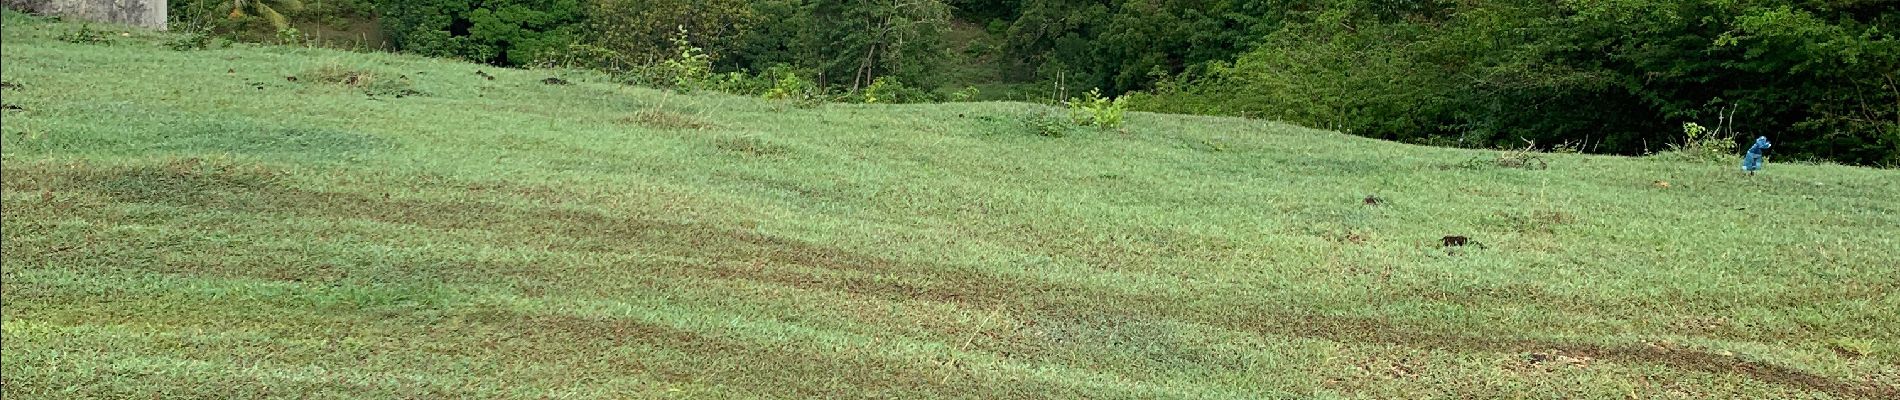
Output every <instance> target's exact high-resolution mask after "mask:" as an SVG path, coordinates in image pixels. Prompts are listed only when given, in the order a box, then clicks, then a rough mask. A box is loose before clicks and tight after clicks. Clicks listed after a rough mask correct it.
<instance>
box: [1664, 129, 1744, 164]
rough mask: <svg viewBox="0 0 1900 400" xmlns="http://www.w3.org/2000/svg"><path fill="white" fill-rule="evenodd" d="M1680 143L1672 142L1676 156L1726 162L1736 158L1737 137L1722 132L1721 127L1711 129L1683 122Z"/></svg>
mask: <svg viewBox="0 0 1900 400" xmlns="http://www.w3.org/2000/svg"><path fill="white" fill-rule="evenodd" d="M1680 140H1681V142H1680V143H1671V144H1670V145H1669V146H1670V152H1671V153H1673V156H1674V157H1676V158H1681V159H1686V160H1694V161H1704V162H1725V161H1733V160H1734V159H1735V158H1736V155H1737V154H1738V153H1736V145H1735V138H1733V137H1729V136H1728V135H1724V134H1722V133H1721V132H1720V131H1719V129H1709V128H1705V127H1703V126H1702V125H1701V124H1697V123H1694V122H1684V123H1683V124H1682V137H1681V139H1680Z"/></svg>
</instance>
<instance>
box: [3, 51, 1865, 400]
mask: <svg viewBox="0 0 1900 400" xmlns="http://www.w3.org/2000/svg"><path fill="white" fill-rule="evenodd" d="M4 24H5V27H4V28H5V29H4V31H3V32H4V52H3V53H0V56H3V57H0V62H3V64H4V69H3V70H0V78H4V80H5V82H7V84H8V85H7V87H6V88H5V89H4V90H3V91H0V92H3V93H4V95H3V96H0V99H3V100H4V102H5V104H7V105H9V106H17V107H18V108H20V109H19V110H8V111H5V114H4V119H3V121H4V123H0V128H3V129H0V130H3V131H4V133H3V134H0V141H3V144H4V146H3V147H0V148H3V149H4V150H3V153H4V168H3V170H4V179H3V181H4V196H3V200H4V203H0V206H3V207H0V210H3V212H0V217H4V229H0V231H3V232H4V251H3V252H0V253H4V260H3V261H4V262H3V263H0V265H3V266H4V277H3V278H4V279H0V317H3V319H4V324H0V326H3V327H4V342H3V345H0V347H3V348H0V356H4V360H3V361H4V362H0V372H3V375H0V376H3V377H4V383H3V384H0V390H4V394H3V395H4V396H5V397H6V398H7V399H9V400H12V399H64V398H76V397H95V398H130V397H138V398H145V397H166V398H190V397H205V398H265V397H272V398H399V397H402V398H446V397H461V398H621V397H635V398H639V397H659V398H789V397H807V398H809V397H824V398H857V397H876V398H1235V399H1239V398H1249V399H1251V398H1477V397H1490V398H1628V397H1636V398H1870V399H1871V398H1893V397H1894V396H1896V395H1900V312H1896V310H1900V292H1896V290H1900V268H1896V265H1900V255H1897V254H1896V253H1897V252H1900V238H1896V236H1900V235H1896V233H1897V232H1900V201H1897V200H1896V199H1900V172H1897V171H1891V170H1873V169H1862V168H1848V167H1840V166H1822V165H1790V164H1771V165H1770V166H1769V168H1768V169H1767V170H1766V172H1765V173H1764V174H1762V175H1760V176H1755V177H1752V178H1750V177H1746V176H1742V175H1740V174H1738V173H1737V172H1736V171H1735V166H1734V165H1731V164H1733V163H1728V162H1725V163H1721V164H1697V163H1683V162H1669V161H1661V160H1654V159H1632V158H1620V157H1599V156H1579V155H1556V154H1551V155H1543V157H1545V158H1546V159H1547V160H1548V162H1549V168H1548V169H1542V170H1536V169H1522V168H1508V167H1503V166H1500V165H1498V163H1496V162H1494V160H1495V159H1496V158H1497V156H1498V153H1497V152H1485V151H1468V150H1455V149H1441V148H1428V147H1418V146H1411V145H1403V144H1396V143H1388V142H1380V141H1374V140H1368V139H1362V138H1355V137H1350V136H1346V135H1341V134H1337V133H1333V132H1325V131H1317V130H1312V129H1304V128H1299V127H1294V126H1288V125H1284V124H1277V123H1271V122H1262V121H1250V120H1242V119H1229V118H1208V117H1183V116H1168V115H1151V114H1136V115H1132V116H1131V117H1130V118H1129V125H1128V127H1127V129H1126V131H1125V132H1095V131H1086V132H1083V133H1080V134H1077V135H1072V136H1068V137H1061V138H1052V137H1044V136H1040V135H1036V134H1035V133H1033V131H1032V130H1031V129H1029V128H1027V127H1025V126H1023V125H1022V124H1021V123H1020V121H1021V119H1022V116H1023V115H1024V114H1026V113H1032V112H1035V111H1037V110H1039V109H1040V107H1041V106H1034V105H1026V104H1017V103H967V104H935V105H875V106H873V105H827V106H823V107H820V108H815V109H801V108H796V107H790V106H787V105H783V104H779V103H774V102H769V101H764V100H757V99H751V98H741V97H731V96H723V95H716V94H703V95H668V94H666V93H662V92H659V91H655V90H649V89H642V88H633V87H625V86H619V85H614V84H611V83H606V82H605V80H604V79H598V78H596V77H592V76H590V75H587V74H584V73H579V72H570V71H523V70H495V69H493V68H489V67H483V66H477V65H471V64H464V63H458V62H450V61H444V60H434V59H424V58H417V57H408V56H398V55H387V54H357V53H347V52H338V51H330V50H313V49H301V48H288V47H256V46H249V45H238V46H236V47H232V48H224V49H211V50H199V51H173V50H170V49H169V48H168V47H167V46H165V45H164V43H165V42H166V41H168V40H170V38H169V37H167V36H162V35H156V34H144V33H138V34H132V35H130V36H120V35H119V34H118V33H117V32H113V33H111V34H108V35H105V36H104V40H106V41H107V42H106V43H71V42H68V41H64V40H60V39H59V38H60V37H62V36H69V33H70V32H73V31H77V30H79V29H80V27H79V26H77V25H71V24H63V23H49V22H46V21H44V20H38V19H31V18H26V17H23V16H20V15H18V14H11V13H9V14H6V18H5V21H4ZM477 71H483V72H484V73H486V74H491V75H493V76H494V77H495V79H493V80H489V79H485V78H483V77H482V76H478V75H477V74H476V72H477ZM557 76H558V77H561V78H563V79H566V80H568V81H571V82H572V84H569V85H554V84H546V83H543V82H542V80H543V79H545V78H549V77H557ZM287 77H295V78H296V79H295V80H294V81H293V80H292V79H289V78H287ZM9 108H11V107H9ZM1656 181H1666V182H1668V186H1667V187H1662V186H1660V185H1658V184H1657V183H1656ZM1368 195H1376V196H1377V197H1378V198H1380V199H1383V203H1382V204H1381V205H1376V206H1369V205H1366V204H1364V202H1363V199H1364V198H1365V197H1366V196H1368ZM1446 235H1464V236H1469V237H1470V238H1472V239H1473V240H1475V241H1477V242H1480V243H1482V244H1483V245H1484V247H1483V248H1479V247H1477V246H1475V245H1474V246H1467V247H1464V248H1458V249H1449V250H1448V249H1443V248H1441V247H1440V243H1439V241H1440V238H1441V237H1443V236H1446Z"/></svg>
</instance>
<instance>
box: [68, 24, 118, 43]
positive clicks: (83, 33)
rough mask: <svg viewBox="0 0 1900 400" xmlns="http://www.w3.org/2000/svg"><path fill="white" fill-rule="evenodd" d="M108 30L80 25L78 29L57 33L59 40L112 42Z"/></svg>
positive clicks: (69, 41) (70, 41)
mask: <svg viewBox="0 0 1900 400" xmlns="http://www.w3.org/2000/svg"><path fill="white" fill-rule="evenodd" d="M107 33H108V32H106V31H101V30H96V29H92V25H80V26H79V30H76V31H72V32H66V33H65V34H61V35H59V40H60V41H63V42H66V43H77V44H112V37H111V36H108V35H106V34H107Z"/></svg>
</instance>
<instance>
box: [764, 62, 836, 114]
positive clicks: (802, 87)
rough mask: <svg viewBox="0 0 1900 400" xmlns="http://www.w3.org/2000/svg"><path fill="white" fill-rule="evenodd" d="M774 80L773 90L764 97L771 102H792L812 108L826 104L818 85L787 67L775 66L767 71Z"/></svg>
mask: <svg viewBox="0 0 1900 400" xmlns="http://www.w3.org/2000/svg"><path fill="white" fill-rule="evenodd" d="M766 71H767V72H766V73H767V75H769V76H771V77H773V78H772V88H771V89H767V90H766V91H765V95H764V97H765V98H766V99H770V100H790V101H792V103H793V104H795V105H798V106H799V107H811V106H816V105H818V104H823V103H824V100H825V99H824V96H823V94H822V93H819V92H818V85H816V84H813V83H812V82H811V81H810V80H807V79H805V77H804V76H803V75H801V74H799V73H798V72H797V71H795V70H793V69H791V67H787V66H783V65H781V66H775V67H772V68H771V69H769V70H766Z"/></svg>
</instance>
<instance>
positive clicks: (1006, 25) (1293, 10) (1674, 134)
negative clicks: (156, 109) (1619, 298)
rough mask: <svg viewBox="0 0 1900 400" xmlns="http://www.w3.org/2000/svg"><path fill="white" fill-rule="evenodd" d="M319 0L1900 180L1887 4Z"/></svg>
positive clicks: (584, 48)
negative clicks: (1840, 169) (1723, 156)
mask: <svg viewBox="0 0 1900 400" xmlns="http://www.w3.org/2000/svg"><path fill="white" fill-rule="evenodd" d="M326 1H328V5H327V6H325V7H328V8H329V9H330V10H333V11H334V12H339V13H344V12H348V13H360V14H364V15H375V16H377V17H379V18H380V21H381V24H382V26H383V30H384V32H385V33H386V34H387V35H388V37H389V38H390V40H391V42H392V44H394V45H395V47H396V48H397V50H400V51H405V52H412V53H418V54H425V55H433V56H445V57H457V58H463V59H468V60H473V61H479V62H486V63H491V64H495V65H502V66H566V67H581V68H595V69H602V70H607V71H613V72H619V73H625V74H627V75H628V76H652V75H655V74H654V73H653V71H654V70H655V68H656V66H659V65H662V64H663V61H665V60H668V59H672V58H676V57H677V56H678V54H679V53H680V51H681V48H680V47H682V46H689V47H692V48H693V50H695V51H699V52H701V53H700V54H703V55H704V56H705V59H706V61H707V62H708V64H709V65H708V67H709V68H710V70H711V71H713V72H718V73H722V74H724V75H723V76H728V77H733V78H732V79H733V80H734V82H737V80H739V79H740V77H752V78H759V79H764V80H765V81H764V82H762V83H760V82H754V83H734V84H732V85H729V86H750V87H755V88H756V87H764V86H771V85H773V84H774V82H773V81H774V80H782V79H781V78H784V77H788V76H789V77H796V78H798V79H799V80H801V81H804V82H808V83H809V84H810V86H812V87H814V88H818V89H817V90H819V91H822V92H826V93H854V92H859V91H864V90H867V89H869V88H872V87H873V86H876V87H879V88H887V89H888V88H891V87H897V88H901V89H902V90H899V92H902V93H905V95H904V96H896V98H897V99H900V100H904V101H934V100H944V99H948V98H950V96H948V94H949V93H952V92H954V91H957V90H958V89H959V87H957V86H958V85H962V84H968V83H970V82H960V81H955V80H956V79H957V77H956V76H958V75H959V69H968V68H972V67H971V66H970V65H969V64H972V63H967V62H965V63H959V62H958V61H960V60H969V59H972V58H981V59H983V60H986V62H985V63H981V64H982V65H981V66H980V68H984V69H986V70H985V71H983V72H984V73H983V74H979V75H981V76H985V77H988V78H987V79H993V80H996V81H998V82H1000V83H1019V84H1023V83H1060V84H1061V85H1063V86H1065V87H1070V88H1075V89H1076V90H1073V91H1071V92H1070V93H1080V92H1084V91H1087V90H1088V89H1091V88H1099V89H1101V90H1102V92H1103V93H1105V94H1108V95H1110V96H1127V97H1129V102H1128V103H1129V104H1130V105H1131V106H1132V107H1134V108H1135V109H1137V110H1148V111H1161V112H1175V113H1191V114H1215V115H1238V116H1248V117H1256V118H1271V119H1280V120H1287V121H1291V122H1296V123H1301V124H1306V125H1310V126H1316V127H1325V128H1332V129H1338V130H1341V131H1346V132H1350V133H1354V134H1359V135H1364V136H1371V137H1379V138H1385V139H1392V140H1401V141H1408V142H1418V143H1430V144H1440V145H1457V146H1466V147H1496V146H1519V147H1521V146H1522V145H1523V144H1524V143H1525V142H1535V143H1538V144H1539V145H1542V146H1546V147H1548V146H1559V145H1562V146H1567V147H1569V148H1576V149H1582V150H1586V151H1595V152H1604V153H1623V154H1641V153H1646V152H1652V151H1659V150H1663V149H1666V148H1667V146H1669V145H1670V144H1674V143H1678V142H1681V141H1682V140H1683V135H1684V132H1683V131H1684V129H1683V126H1684V124H1685V123H1697V124H1700V125H1705V126H1711V127H1717V129H1718V130H1719V131H1720V132H1721V133H1722V134H1724V135H1727V136H1729V139H1731V140H1734V141H1737V142H1739V141H1744V140H1750V139H1753V137H1754V136H1758V135H1765V136H1770V137H1771V138H1773V139H1774V140H1775V142H1776V144H1777V145H1776V151H1777V153H1779V154H1781V155H1784V156H1795V157H1799V158H1808V159H1816V160H1830V161H1836V162H1843V163H1851V164H1861V165H1888V166H1894V165H1900V39H1897V38H1900V1H1895V0H1802V1H1787V0H1485V1H1469V0H403V1H396V0H326ZM193 2H197V3H203V4H238V5H245V4H252V5H255V4H263V5H267V6H268V5H276V6H278V7H279V8H292V6H293V5H295V6H312V5H315V3H321V2H315V1H309V0H307V1H305V2H298V1H294V0H246V1H233V0H191V1H185V2H181V3H193ZM304 3H311V4H304ZM247 7H252V8H255V6H247ZM253 14H262V13H257V12H253ZM959 32H962V33H963V34H959ZM953 37H954V38H957V39H953ZM964 75H967V74H964ZM780 83H781V86H782V82H780ZM757 90H765V89H757ZM1055 100H1060V99H1055Z"/></svg>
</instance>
